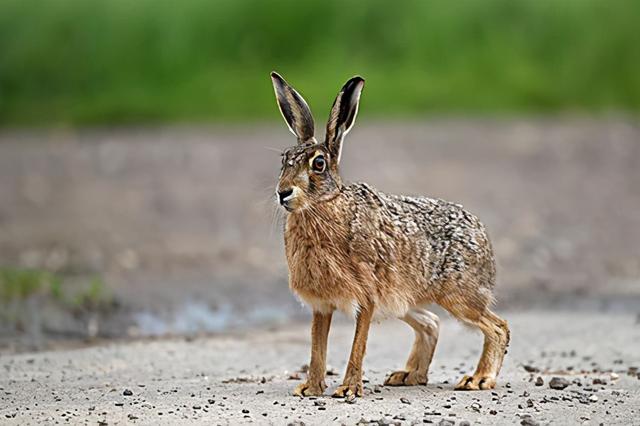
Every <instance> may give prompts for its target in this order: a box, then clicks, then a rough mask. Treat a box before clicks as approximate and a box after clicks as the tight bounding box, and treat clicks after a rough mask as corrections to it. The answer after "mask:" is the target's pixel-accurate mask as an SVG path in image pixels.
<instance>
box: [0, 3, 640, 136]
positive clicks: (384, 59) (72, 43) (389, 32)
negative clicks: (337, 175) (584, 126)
mask: <svg viewBox="0 0 640 426" xmlns="http://www.w3.org/2000/svg"><path fill="white" fill-rule="evenodd" d="M639 28H640V1H637V0H456V1H445V0H439V1H435V0H434V1H429V0H407V1H404V0H400V1H398V2H389V1H387V0H385V1H383V0H313V1H305V2H301V1H296V0H273V1H268V0H184V1H167V0H135V1H132V0H3V1H2V2H0V123H2V124H5V125H15V124H18V125H24V124H53V123H72V124H88V123H122V122H140V121H143V122H150V121H164V120H178V121H184V120H189V121H191V120H206V121H227V120H245V119H262V118H269V119H275V118H276V117H277V111H276V108H275V104H274V101H273V93H272V90H271V87H270V81H269V78H268V73H269V72H270V71H271V70H272V69H276V70H278V71H280V72H281V73H282V74H283V75H284V76H285V78H287V79H289V80H290V81H291V82H292V83H293V84H294V85H295V86H296V87H297V88H299V89H300V91H301V92H302V93H303V94H304V96H305V97H307V98H308V99H309V100H310V103H311V106H312V109H314V110H315V114H316V116H317V117H318V120H320V119H321V118H322V119H324V117H325V116H326V115H327V114H328V108H329V106H330V103H331V101H332V98H333V96H334V95H335V93H336V92H337V90H338V89H339V87H340V85H341V84H342V83H343V82H344V81H345V80H346V79H347V78H348V77H350V76H352V75H353V74H356V73H357V74H361V75H363V76H364V77H365V78H366V79H367V88H366V89H365V90H366V93H365V95H364V96H365V98H364V99H366V102H364V104H363V111H366V112H367V116H369V117H375V116H378V117H379V116H398V115H407V114H414V115H415V114H422V113H426V112H438V113H442V112H444V113H448V112H465V113H467V112H470V113H478V112H480V113H502V112H512V111H515V112H556V111H564V110H571V111H575V110H578V111H589V112H600V111H607V110H631V111H636V112H637V111H638V110H639V109H640V35H639V34H640V33H639V30H638V29H639Z"/></svg>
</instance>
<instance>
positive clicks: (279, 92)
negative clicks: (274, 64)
mask: <svg viewBox="0 0 640 426" xmlns="http://www.w3.org/2000/svg"><path fill="white" fill-rule="evenodd" d="M271 81H273V89H274V90H275V92H276V99H277V100H278V107H279V108H280V112H281V113H282V116H283V117H284V121H286V122H287V126H289V130H291V133H293V134H294V135H296V137H297V138H298V142H299V143H303V142H307V141H308V140H310V139H313V133H314V124H313V116H312V115H311V110H310V109H309V105H307V103H306V102H305V100H304V99H303V98H302V96H300V94H299V93H298V92H296V91H295V90H294V89H293V87H291V86H289V84H287V82H286V81H284V78H282V77H280V75H279V74H278V73H277V72H275V71H273V72H272V73H271Z"/></svg>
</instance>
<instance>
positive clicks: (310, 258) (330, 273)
mask: <svg viewBox="0 0 640 426" xmlns="http://www.w3.org/2000/svg"><path fill="white" fill-rule="evenodd" d="M307 231H310V232H307ZM285 250H286V255H287V263H288V266H289V286H290V287H291V290H292V291H293V292H294V293H296V294H297V295H298V296H299V297H300V298H302V299H303V300H304V301H305V302H306V303H308V304H309V305H311V306H313V307H314V308H321V307H322V305H327V307H329V306H333V307H334V308H338V309H340V306H342V305H344V306H345V307H346V306H349V307H351V305H352V300H353V295H352V294H351V291H349V288H350V286H349V285H348V284H347V283H350V282H353V279H354V277H353V265H351V262H352V259H351V257H350V256H349V252H348V250H347V248H346V247H345V246H344V245H343V244H342V241H340V240H339V239H337V238H336V239H330V238H329V237H328V236H326V235H325V236H324V238H323V235H322V234H321V233H320V232H318V230H317V229H309V228H305V229H304V230H301V229H296V228H295V227H291V226H290V225H289V226H287V228H286V230H285Z"/></svg>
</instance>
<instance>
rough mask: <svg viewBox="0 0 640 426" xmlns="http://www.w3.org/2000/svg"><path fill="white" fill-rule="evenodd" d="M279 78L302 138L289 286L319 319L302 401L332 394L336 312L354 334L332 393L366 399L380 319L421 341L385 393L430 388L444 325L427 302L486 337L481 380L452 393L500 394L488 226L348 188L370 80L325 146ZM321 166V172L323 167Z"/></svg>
mask: <svg viewBox="0 0 640 426" xmlns="http://www.w3.org/2000/svg"><path fill="white" fill-rule="evenodd" d="M273 79H274V87H275V89H276V96H277V98H278V102H279V104H280V109H281V111H282V113H283V116H284V118H285V120H286V121H287V123H288V124H289V127H290V129H291V130H292V132H294V133H295V134H296V136H298V139H299V143H298V145H296V146H295V147H292V148H290V149H288V150H287V151H285V153H284V154H283V162H282V164H283V167H282V173H281V175H280V179H279V182H278V191H277V192H278V197H279V198H280V201H281V204H282V205H283V206H284V207H285V208H286V209H287V211H288V212H289V214H288V215H287V217H286V224H285V232H284V234H285V235H284V237H285V249H286V256H287V262H288V266H289V284H290V287H291V290H292V291H293V292H294V293H295V294H296V295H298V296H299V297H300V298H301V299H302V300H303V301H305V302H306V303H307V304H308V305H310V306H311V307H312V309H313V311H314V317H313V327H312V356H311V365H310V371H309V377H308V380H307V381H306V382H305V383H303V384H301V385H300V386H298V387H297V388H296V390H295V393H296V394H297V395H303V396H304V395H318V394H321V393H322V392H323V391H324V388H325V385H324V371H325V368H326V366H325V362H326V344H327V334H328V331H329V324H330V322H331V313H332V312H333V311H334V310H336V309H339V310H342V311H345V312H348V313H351V314H353V315H354V316H355V317H356V334H355V337H354V342H353V347H352V351H351V357H350V359H349V364H348V367H347V371H346V373H345V378H344V380H343V384H342V386H340V387H339V388H338V390H336V392H335V394H334V395H336V396H350V395H356V396H360V395H361V394H362V359H363V357H364V352H365V348H366V340H367V334H368V330H369V325H370V323H371V320H372V318H373V317H374V315H383V316H395V317H398V318H401V319H403V320H404V321H405V322H407V323H408V324H409V325H410V326H411V327H412V328H413V329H414V331H415V333H416V338H415V342H414V345H413V348H412V350H411V353H410V356H409V359H408V361H407V364H406V367H405V370H402V371H397V372H394V373H392V374H391V375H390V376H389V377H388V378H387V380H386V382H385V383H386V384H388V385H416V384H426V383H427V381H428V378H427V376H428V368H429V364H430V363H431V358H432V356H433V352H434V349H435V345H436V343H437V339H438V328H439V326H438V318H437V316H436V315H435V314H433V313H431V312H428V311H427V310H425V309H424V306H425V305H428V304H430V303H438V304H440V305H441V306H442V307H444V308H445V309H446V310H448V311H449V312H450V313H451V314H453V315H454V316H455V317H456V318H458V319H460V320H461V321H463V322H465V323H467V324H469V325H471V326H473V327H476V328H478V329H480V330H481V331H482V332H483V334H484V336H485V343H484V349H483V352H482V356H481V358H480V361H479V363H478V367H477V368H476V372H475V373H474V374H473V376H465V377H463V378H462V380H461V381H460V383H459V384H458V385H457V386H456V389H465V390H474V389H491V388H493V387H495V380H496V377H497V375H498V372H499V370H500V367H501V365H502V359H503V357H504V353H505V349H506V346H507V344H508V342H509V329H508V327H507V323H506V322H505V321H504V320H502V319H501V318H499V317H498V316H496V315H495V314H494V313H493V312H491V311H490V309H489V307H490V305H491V303H492V302H493V286H494V283H495V261H494V258H493V250H492V247H491V243H490V241H489V238H488V235H487V233H486V231H485V228H484V226H483V225H482V223H480V221H479V220H478V219H477V218H476V217H475V216H473V215H472V214H470V213H469V212H467V211H466V210H464V209H463V208H462V206H460V205H458V204H454V203H450V202H447V201H443V200H438V199H431V198H426V197H405V196H395V195H387V194H384V193H382V192H379V191H377V190H375V189H374V188H372V187H370V186H369V185H367V184H363V183H356V184H351V185H346V186H345V185H344V184H343V183H342V179H341V178H340V175H339V173H338V162H339V157H340V150H341V145H342V140H343V138H344V136H345V135H346V134H347V133H348V131H349V130H350V128H351V126H352V125H353V122H354V120H355V115H356V113H357V108H358V101H359V98H360V92H361V90H362V87H363V85H364V80H362V79H361V78H359V77H355V78H353V79H351V80H349V82H347V84H345V86H344V87H343V89H342V90H341V92H340V93H339V94H338V98H337V99H336V102H334V106H333V108H332V111H331V114H330V122H329V125H328V126H327V140H326V141H325V142H324V143H322V144H320V143H317V142H316V140H315V138H313V136H311V137H310V136H309V135H313V121H312V119H305V117H311V113H310V111H308V107H307V106H306V102H304V100H303V99H302V97H301V96H300V95H299V94H298V93H297V92H295V91H293V89H291V88H290V86H288V85H287V84H286V82H284V80H283V79H282V78H281V77H279V76H277V77H273ZM291 93H293V94H294V95H295V96H294V95H292V94H291ZM317 157H321V161H319V164H320V166H321V167H318V166H315V164H316V163H317ZM325 164H326V167H324V165H325Z"/></svg>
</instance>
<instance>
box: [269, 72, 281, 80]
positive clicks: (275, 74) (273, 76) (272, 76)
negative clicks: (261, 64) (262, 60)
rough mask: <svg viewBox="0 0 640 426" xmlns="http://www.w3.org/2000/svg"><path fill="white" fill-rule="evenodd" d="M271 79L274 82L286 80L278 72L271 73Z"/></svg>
mask: <svg viewBox="0 0 640 426" xmlns="http://www.w3.org/2000/svg"><path fill="white" fill-rule="evenodd" d="M271 78H272V79H273V80H280V81H283V80H284V79H283V78H282V77H281V76H280V74H278V73H277V72H275V71H271Z"/></svg>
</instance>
